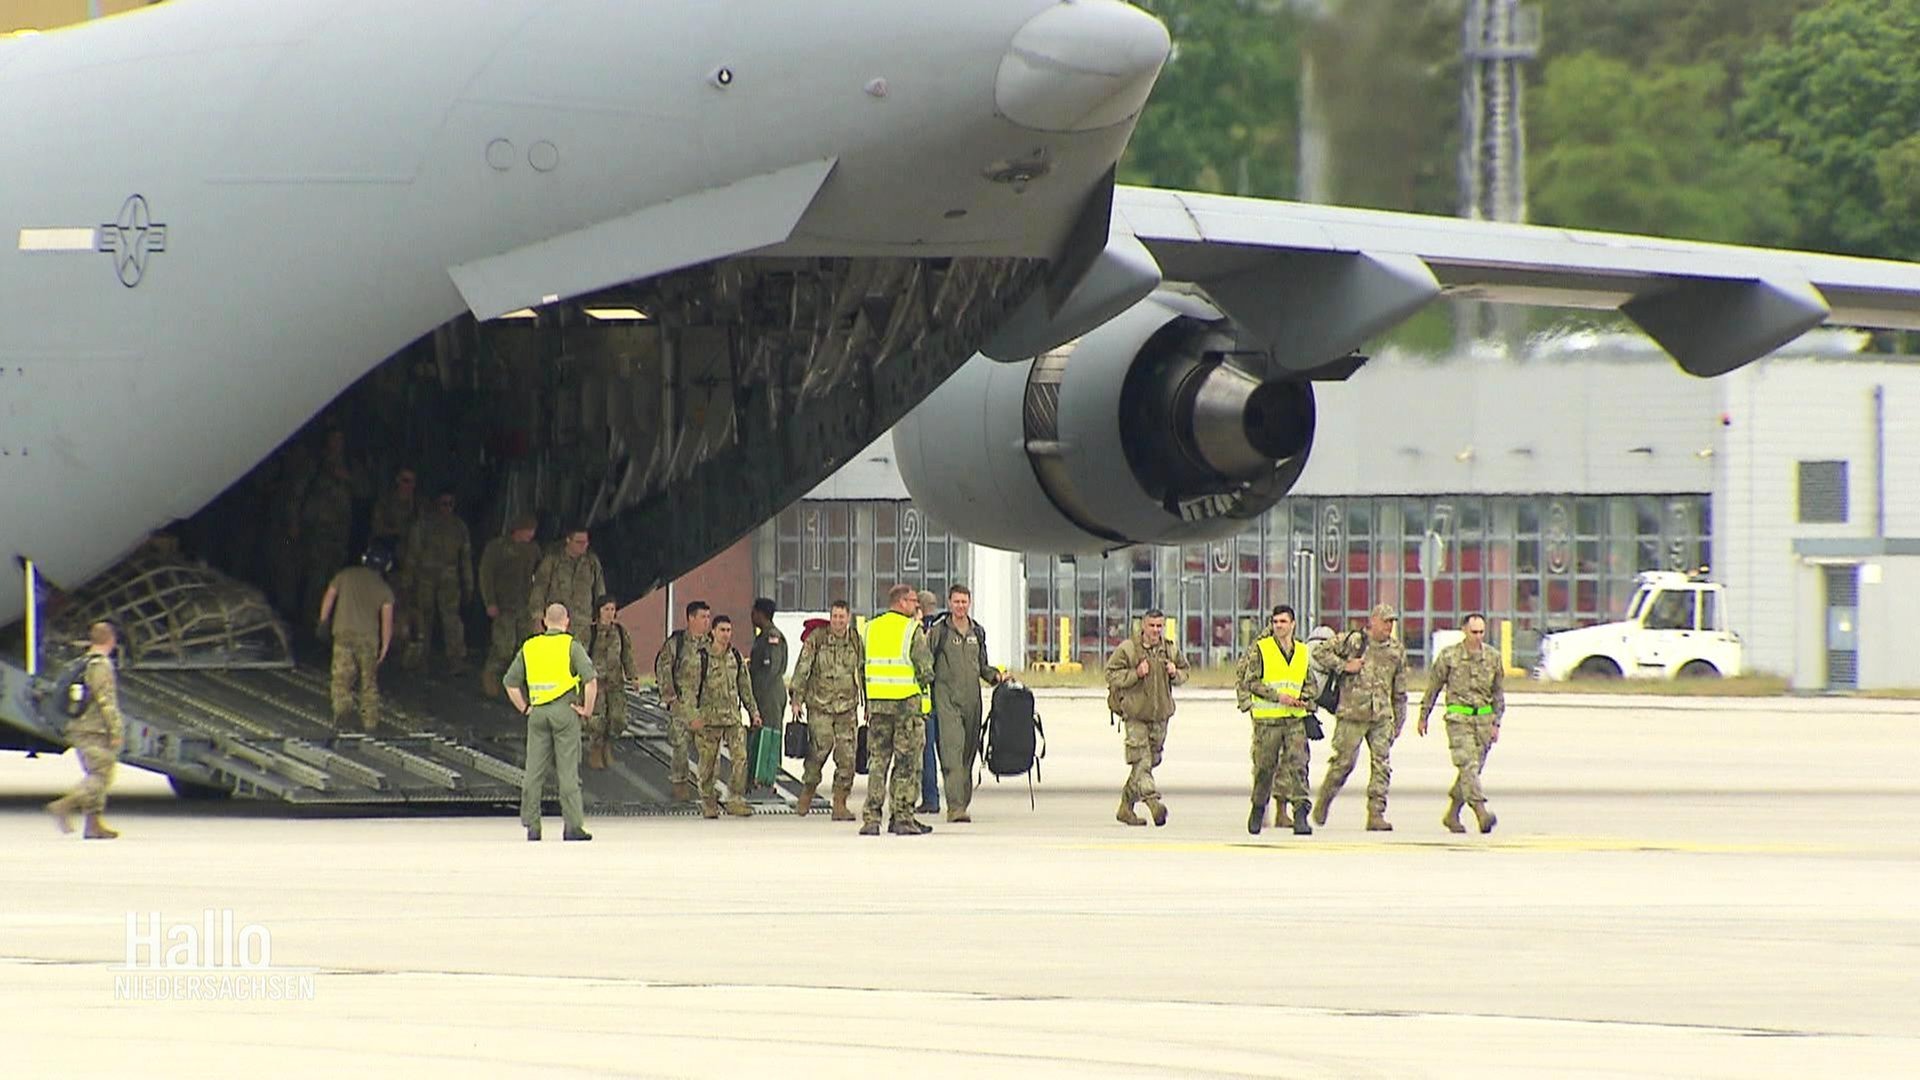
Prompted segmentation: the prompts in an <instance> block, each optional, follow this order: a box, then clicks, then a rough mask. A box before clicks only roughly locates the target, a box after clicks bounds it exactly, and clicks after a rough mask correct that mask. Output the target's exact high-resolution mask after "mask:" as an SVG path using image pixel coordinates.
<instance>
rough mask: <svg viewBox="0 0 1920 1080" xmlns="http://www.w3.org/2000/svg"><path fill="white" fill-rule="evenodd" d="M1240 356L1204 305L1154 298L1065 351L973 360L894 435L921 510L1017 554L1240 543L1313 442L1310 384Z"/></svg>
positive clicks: (1249, 355) (1263, 360) (1261, 357)
mask: <svg viewBox="0 0 1920 1080" xmlns="http://www.w3.org/2000/svg"><path fill="white" fill-rule="evenodd" d="M1278 371H1279V368H1278V366H1277V365H1274V364H1272V363H1271V361H1270V359H1269V358H1268V357H1267V356H1266V354H1264V353H1259V352H1247V351H1242V350H1241V349H1240V347H1239V344H1238V341H1237V338H1236V335H1235V333H1234V330H1233V326H1232V324H1231V323H1230V322H1229V321H1227V320H1226V319H1224V318H1223V317H1222V316H1221V315H1220V313H1219V312H1218V311H1216V310H1214V309H1213V308H1212V307H1210V306H1208V305H1207V304H1206V303H1204V302H1203V301H1200V300H1198V299H1195V298H1193V297H1190V296H1186V295H1182V294H1177V293H1167V292H1162V293H1156V294H1155V295H1153V296H1152V297H1150V298H1148V299H1146V300H1143V301H1141V302H1140V303H1138V304H1136V305H1134V306H1133V307H1131V308H1129V309H1128V310H1126V311H1125V312H1123V313H1122V314H1120V315H1119V316H1118V317H1116V318H1114V319H1112V320H1111V321H1109V322H1107V323H1105V324H1104V325H1102V326H1100V327H1098V328H1097V329H1095V330H1093V331H1091V332H1090V333H1088V334H1087V335H1086V336H1084V337H1082V338H1080V339H1079V340H1078V341H1077V342H1073V343H1070V344H1068V345H1067V346H1064V347H1062V348H1059V349H1056V350H1053V351H1052V352H1049V353H1047V354H1046V355H1044V356H1041V357H1038V358H1036V359H1033V360H1027V361H1022V362H1019V363H1011V364H1005V363H996V362H994V361H991V360H989V359H987V358H986V357H982V356H977V357H975V358H973V359H972V360H970V361H968V362H967V364H966V366H965V367H963V368H961V369H960V371H959V372H958V373H956V374H955V375H954V376H953V377H952V378H951V379H949V380H947V382H946V383H945V384H943V385H942V386H941V387H940V389H938V390H936V391H934V393H933V394H932V396H930V397H928V398H927V400H926V401H924V402H922V403H921V404H920V405H919V407H918V408H916V409H914V411H913V412H911V413H909V414H908V415H907V417H906V418H905V419H904V420H902V421H901V422H900V423H899V425H898V426H896V427H895V428H894V434H893V440H894V450H895V455H896V459H897V460H898V462H899V465H900V473H901V476H902V477H903V478H904V479H905V481H906V484H907V489H908V490H909V491H910V492H912V494H913V498H914V501H915V502H916V503H918V504H919V505H920V506H921V507H922V508H923V509H925V510H926V511H927V512H928V513H930V514H932V515H933V516H934V517H936V518H938V519H939V520H940V522H941V523H942V524H944V525H946V526H947V527H948V528H950V529H952V530H954V531H955V532H956V533H958V534H960V535H961V536H965V537H966V538H967V539H969V540H972V541H975V542H976V543H982V544H987V545H990V546H992V547H998V548H1004V549H1007V550H1011V551H1051V552H1057V553H1062V554H1064V553H1070V552H1073V553H1093V552H1099V551H1105V550H1110V549H1112V548H1116V547H1124V546H1126V545H1129V544H1179V543H1189V542H1195V541H1204V540H1211V539H1217V538H1219V537H1223V536H1230V535H1232V534H1234V533H1236V532H1238V531H1240V530H1241V529H1242V528H1244V527H1245V525H1246V523H1247V521H1248V520H1249V519H1252V518H1255V517H1258V516H1259V515H1260V514H1262V513H1265V512H1266V511H1267V510H1268V509H1269V508H1271V507H1272V506H1273V505H1274V504H1275V503H1276V502H1278V501H1279V500H1280V498H1281V497H1282V496H1284V495H1285V494H1286V493H1287V491H1288V489H1290V488H1292V487H1293V485H1294V482H1295V481H1297V480H1298V479H1299V478H1300V474H1301V472H1302V471H1303V470H1304V469H1305V468H1306V464H1307V454H1308V452H1309V451H1310V450H1311V448H1312V446H1313V429H1314V404H1313V389H1312V384H1311V383H1309V382H1307V381H1305V380H1302V379H1296V378H1288V377H1280V376H1279V375H1278V374H1277V373H1278Z"/></svg>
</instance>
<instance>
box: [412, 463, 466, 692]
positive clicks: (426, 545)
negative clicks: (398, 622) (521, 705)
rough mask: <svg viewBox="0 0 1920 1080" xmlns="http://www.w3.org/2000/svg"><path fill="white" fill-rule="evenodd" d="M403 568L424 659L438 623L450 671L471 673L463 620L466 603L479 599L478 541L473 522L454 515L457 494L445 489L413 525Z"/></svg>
mask: <svg viewBox="0 0 1920 1080" xmlns="http://www.w3.org/2000/svg"><path fill="white" fill-rule="evenodd" d="M401 567H402V571H401V574H402V576H403V577H404V578H405V579H406V581H407V588H406V590H404V591H406V592H409V593H411V594H412V596H413V603H414V613H415V614H414V626H415V627H416V633H418V634H419V640H418V641H417V642H416V643H415V644H416V647H417V648H418V650H419V654H418V659H419V661H420V662H422V663H424V662H425V660H426V653H427V645H428V643H429V642H430V641H432V639H433V624H434V622H435V620H436V619H437V620H438V621H439V623H440V640H441V644H442V645H443V646H444V647H445V648H446V650H447V673H448V674H449V675H463V674H466V673H467V671H468V670H469V669H468V667H467V627H466V624H465V622H463V621H462V620H461V618H460V605H461V602H462V601H464V600H465V599H466V598H467V597H469V596H472V595H473V540H472V538H471V535H470V534H469V533H468V532H467V523H466V522H464V521H462V520H460V515H458V514H456V513H454V497H453V492H451V491H442V492H441V493H440V494H439V496H438V497H436V498H435V499H434V501H433V509H432V510H430V511H428V512H427V513H426V514H424V515H422V516H421V517H420V518H419V519H418V520H417V521H415V522H414V523H413V529H412V531H411V532H409V533H408V534H407V553H406V558H405V559H404V560H403V561H402V562H401Z"/></svg>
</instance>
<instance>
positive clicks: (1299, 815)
mask: <svg viewBox="0 0 1920 1080" xmlns="http://www.w3.org/2000/svg"><path fill="white" fill-rule="evenodd" d="M1293 835H1295V836H1312V835H1313V826H1311V825H1309V824H1307V800H1305V799H1301V800H1300V802H1299V804H1298V805H1297V806H1295V807H1294V808H1293Z"/></svg>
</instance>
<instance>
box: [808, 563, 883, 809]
mask: <svg viewBox="0 0 1920 1080" xmlns="http://www.w3.org/2000/svg"><path fill="white" fill-rule="evenodd" d="M827 614H828V620H827V625H826V627H825V628H824V629H819V630H815V631H814V632H813V633H811V634H808V635H807V636H806V638H805V639H804V640H802V641H801V642H800V659H799V661H798V662H796V663H795V664H794V666H793V718H794V719H795V720H798V719H800V709H801V707H802V706H805V707H806V710H807V719H808V730H809V731H810V732H811V735H812V741H811V742H810V743H809V745H808V749H807V767H806V772H805V773H804V774H802V776H801V778H800V782H801V784H802V785H804V786H803V787H802V789H801V791H800V802H799V806H798V810H797V813H798V814H799V815H800V816H801V817H806V816H807V812H808V811H810V810H812V809H813V793H814V792H815V791H817V790H819V788H820V778H821V771H822V770H823V769H824V768H825V766H826V762H827V755H829V754H831V755H833V820H835V821H852V820H853V811H852V810H850V809H848V808H847V799H848V797H849V796H851V795H852V794H853V770H854V761H853V754H854V747H855V745H856V740H857V739H858V738H859V734H860V731H859V720H860V717H859V712H858V710H859V708H860V706H861V705H862V704H863V703H864V700H865V695H864V693H863V690H864V689H865V682H864V674H863V671H862V664H863V663H864V660H865V656H866V651H865V650H866V646H865V644H864V643H863V642H862V641H861V639H860V631H858V630H855V629H854V628H853V610H852V609H851V608H849V607H848V606H847V602H846V601H845V600H835V601H834V602H833V607H831V608H830V609H828V612H827Z"/></svg>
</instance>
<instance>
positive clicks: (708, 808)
mask: <svg viewBox="0 0 1920 1080" xmlns="http://www.w3.org/2000/svg"><path fill="white" fill-rule="evenodd" d="M700 816H701V817H703V818H706V819H707V820H708V821H712V820H713V819H715V818H717V817H719V816H720V804H719V803H717V802H708V801H706V800H704V799H703V800H701V802H700Z"/></svg>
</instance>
